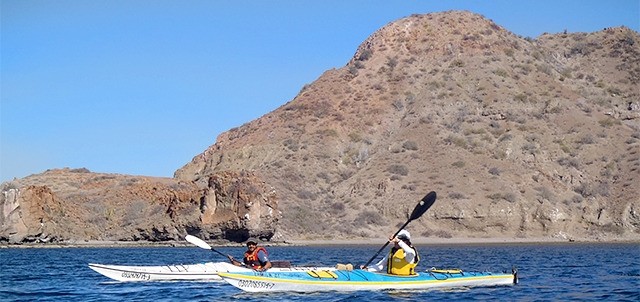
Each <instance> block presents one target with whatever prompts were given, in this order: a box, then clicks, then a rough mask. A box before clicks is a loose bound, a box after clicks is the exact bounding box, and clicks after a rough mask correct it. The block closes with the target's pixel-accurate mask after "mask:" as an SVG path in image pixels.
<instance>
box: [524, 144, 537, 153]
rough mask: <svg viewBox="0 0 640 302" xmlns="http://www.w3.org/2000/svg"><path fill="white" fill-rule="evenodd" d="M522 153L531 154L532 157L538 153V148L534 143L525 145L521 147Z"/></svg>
mask: <svg viewBox="0 0 640 302" xmlns="http://www.w3.org/2000/svg"><path fill="white" fill-rule="evenodd" d="M522 151H523V153H525V154H532V155H535V154H538V153H539V150H538V146H536V144H534V143H526V144H524V145H522Z"/></svg>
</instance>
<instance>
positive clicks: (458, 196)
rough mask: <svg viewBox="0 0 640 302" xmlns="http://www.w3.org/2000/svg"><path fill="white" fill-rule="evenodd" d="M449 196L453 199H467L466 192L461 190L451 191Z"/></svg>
mask: <svg viewBox="0 0 640 302" xmlns="http://www.w3.org/2000/svg"><path fill="white" fill-rule="evenodd" d="M449 198H451V199H466V198H467V197H466V196H464V194H462V193H459V192H451V193H449Z"/></svg>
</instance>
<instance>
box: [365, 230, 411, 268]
mask: <svg viewBox="0 0 640 302" xmlns="http://www.w3.org/2000/svg"><path fill="white" fill-rule="evenodd" d="M389 241H390V242H391V243H393V247H391V250H390V251H389V254H387V255H386V256H384V258H382V260H380V261H379V262H378V263H376V264H374V265H373V266H371V267H364V266H363V267H362V268H363V269H367V270H369V271H375V272H383V271H386V272H387V274H392V275H402V276H410V275H415V274H416V272H415V267H416V266H417V265H418V262H419V261H420V256H419V255H418V251H417V250H416V248H415V247H413V245H412V244H411V234H409V231H407V230H401V231H400V232H398V235H396V236H395V237H391V238H389Z"/></svg>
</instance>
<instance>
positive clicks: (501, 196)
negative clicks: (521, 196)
mask: <svg viewBox="0 0 640 302" xmlns="http://www.w3.org/2000/svg"><path fill="white" fill-rule="evenodd" d="M486 197H487V198H489V199H491V200H492V201H493V202H498V201H499V200H501V199H504V200H506V201H508V202H511V203H514V202H516V201H518V198H517V197H516V194H513V193H493V194H489V195H487V196H486Z"/></svg>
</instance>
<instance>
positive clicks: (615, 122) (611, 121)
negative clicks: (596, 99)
mask: <svg viewBox="0 0 640 302" xmlns="http://www.w3.org/2000/svg"><path fill="white" fill-rule="evenodd" d="M598 123H599V124H600V126H602V127H605V128H609V127H611V126H614V125H619V124H620V121H619V120H617V119H614V118H612V117H606V118H605V119H602V120H599V121H598Z"/></svg>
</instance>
